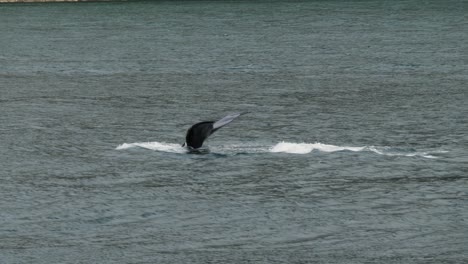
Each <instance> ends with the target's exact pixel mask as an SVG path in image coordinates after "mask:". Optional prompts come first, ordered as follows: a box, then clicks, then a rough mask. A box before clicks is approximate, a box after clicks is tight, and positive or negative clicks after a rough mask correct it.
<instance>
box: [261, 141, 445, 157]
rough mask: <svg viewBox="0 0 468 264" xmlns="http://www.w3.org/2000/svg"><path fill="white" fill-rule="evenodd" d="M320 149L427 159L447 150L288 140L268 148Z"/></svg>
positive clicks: (299, 151)
mask: <svg viewBox="0 0 468 264" xmlns="http://www.w3.org/2000/svg"><path fill="white" fill-rule="evenodd" d="M314 150H315V151H321V152H337V151H354V152H361V151H364V152H365V151H367V152H374V153H376V154H379V155H385V156H406V157H418V156H419V157H423V158H428V159H435V158H437V157H436V156H434V155H433V154H435V153H446V152H447V151H443V150H438V151H430V152H429V151H427V152H423V151H415V150H402V149H398V148H391V147H376V146H364V147H349V146H335V145H329V144H323V143H313V144H310V143H289V142H280V143H278V144H276V145H274V146H273V147H272V148H270V152H275V153H277V152H282V153H291V154H308V153H311V152H312V151H314Z"/></svg>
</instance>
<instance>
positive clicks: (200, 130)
mask: <svg viewBox="0 0 468 264" xmlns="http://www.w3.org/2000/svg"><path fill="white" fill-rule="evenodd" d="M243 114H246V113H245V112H244V113H235V114H230V115H227V116H225V117H223V118H221V119H220V120H218V121H203V122H200V123H196V124H195V125H193V126H192V127H190V128H189V130H188V131H187V135H186V136H185V143H184V144H182V147H185V146H186V147H188V148H189V149H198V148H200V147H201V146H202V145H203V142H204V141H205V139H207V138H208V137H209V136H210V135H211V134H213V133H214V132H216V131H217V130H218V129H220V128H222V127H223V126H225V125H227V124H229V123H231V122H232V121H233V120H234V119H236V118H237V117H239V116H241V115H243Z"/></svg>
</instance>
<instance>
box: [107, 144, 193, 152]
mask: <svg viewBox="0 0 468 264" xmlns="http://www.w3.org/2000/svg"><path fill="white" fill-rule="evenodd" d="M134 147H140V148H145V149H150V150H157V151H162V152H171V153H186V152H187V149H186V148H184V147H182V146H181V145H180V144H174V143H164V142H162V143H160V142H137V143H123V144H122V145H119V146H117V148H115V149H118V150H121V149H129V148H134Z"/></svg>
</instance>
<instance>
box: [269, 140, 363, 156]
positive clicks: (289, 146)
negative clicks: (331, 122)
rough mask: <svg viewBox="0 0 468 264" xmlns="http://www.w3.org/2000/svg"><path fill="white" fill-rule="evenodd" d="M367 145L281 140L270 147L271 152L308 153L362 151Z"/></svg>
mask: <svg viewBox="0 0 468 264" xmlns="http://www.w3.org/2000/svg"><path fill="white" fill-rule="evenodd" d="M365 148H366V147H340V146H334V145H328V144H322V143H314V144H309V143H289V142H280V143H278V144H276V145H275V146H273V147H272V148H271V149H270V152H285V153H293V154H307V153H310V152H312V151H313V150H319V151H323V152H336V151H343V150H349V151H362V150H364V149H365Z"/></svg>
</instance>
